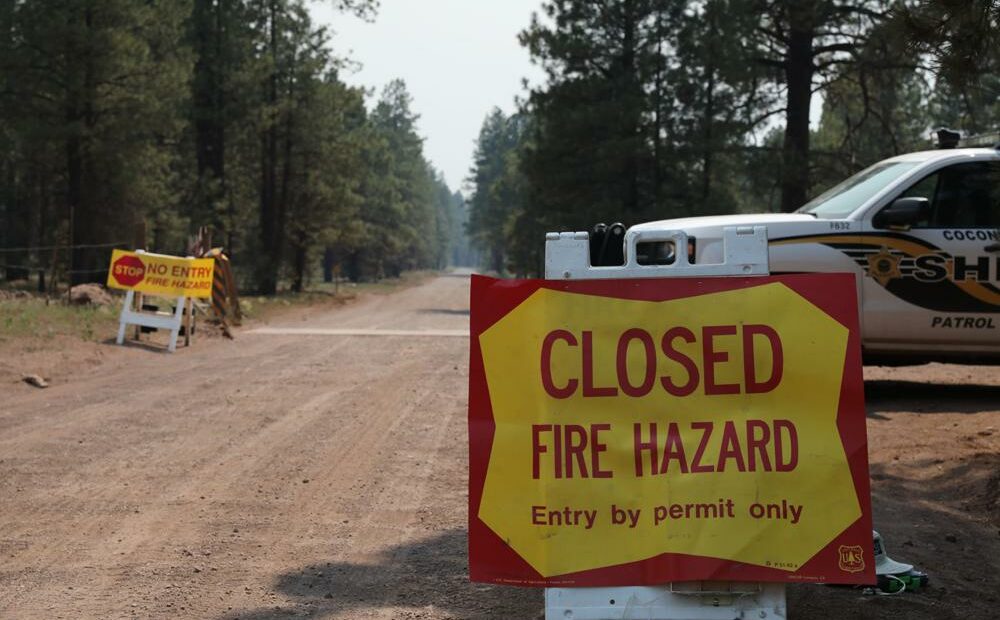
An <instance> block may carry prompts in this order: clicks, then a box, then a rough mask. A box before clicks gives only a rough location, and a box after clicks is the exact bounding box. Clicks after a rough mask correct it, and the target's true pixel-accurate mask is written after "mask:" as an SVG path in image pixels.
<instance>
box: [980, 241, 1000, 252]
mask: <svg viewBox="0 0 1000 620" xmlns="http://www.w3.org/2000/svg"><path fill="white" fill-rule="evenodd" d="M983 249H984V250H986V251H987V252H1000V243H992V244H990V245H988V246H986V247H985V248H983Z"/></svg>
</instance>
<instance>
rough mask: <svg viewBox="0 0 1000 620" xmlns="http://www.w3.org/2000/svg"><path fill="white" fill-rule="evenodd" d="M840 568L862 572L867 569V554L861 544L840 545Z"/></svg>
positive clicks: (849, 571)
mask: <svg viewBox="0 0 1000 620" xmlns="http://www.w3.org/2000/svg"><path fill="white" fill-rule="evenodd" d="M839 560H840V561H839V562H838V564H839V566H840V570H842V571H844V572H845V573H860V572H861V571H863V570H864V569H865V554H864V551H863V550H862V549H861V546H860V545H840V558H839Z"/></svg>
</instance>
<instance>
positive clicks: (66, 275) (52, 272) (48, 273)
mask: <svg viewBox="0 0 1000 620" xmlns="http://www.w3.org/2000/svg"><path fill="white" fill-rule="evenodd" d="M129 245H130V244H129V243H128V242H127V241H113V242H108V243H78V244H73V245H65V244H63V245H36V246H25V247H13V248H0V271H2V272H5V275H7V276H10V275H11V274H12V273H13V274H15V276H14V277H15V278H17V277H18V276H20V275H22V274H23V275H24V276H25V277H26V278H27V279H29V280H30V279H33V278H32V276H37V280H38V291H39V292H49V293H51V292H54V291H55V290H56V288H57V287H56V283H57V281H60V280H62V281H63V282H72V281H74V280H76V281H79V278H80V276H87V277H90V276H99V275H100V274H105V273H107V271H108V267H100V268H87V269H84V268H82V267H84V265H80V266H79V267H74V266H73V260H74V257H73V253H74V252H75V251H76V250H98V251H100V250H111V249H114V248H127V247H128V246H129ZM46 252H52V254H50V255H47V254H45V253H46ZM13 254H21V255H22V256H11V255H13ZM24 254H28V255H29V256H27V257H25V256H23V255H24ZM109 254H110V252H109ZM5 256H8V257H11V258H13V259H14V260H10V259H7V260H5V259H4V257H5ZM19 258H20V259H22V260H18V259H19ZM22 263H27V264H22ZM87 263H89V264H90V265H93V264H94V263H93V262H92V261H87ZM66 288H67V290H68V289H69V288H70V287H69V286H68V285H67V286H66Z"/></svg>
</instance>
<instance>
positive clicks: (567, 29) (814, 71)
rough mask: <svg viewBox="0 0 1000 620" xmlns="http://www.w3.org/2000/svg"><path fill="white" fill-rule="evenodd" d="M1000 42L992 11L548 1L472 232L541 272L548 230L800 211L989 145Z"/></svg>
mask: <svg viewBox="0 0 1000 620" xmlns="http://www.w3.org/2000/svg"><path fill="white" fill-rule="evenodd" d="M998 33H1000V3H997V2H996V1H995V0H912V1H911V0H895V1H888V0H795V1H792V0H602V1H577V0H549V1H547V2H545V3H544V4H543V5H542V7H541V9H540V11H539V13H538V14H536V16H535V18H534V19H533V21H532V23H531V24H529V25H527V27H526V28H525V29H524V30H523V31H522V32H521V34H520V42H521V44H522V45H523V46H524V47H525V48H526V49H527V51H528V52H529V53H530V54H531V57H532V60H533V62H535V63H536V64H537V65H539V66H540V67H541V68H542V69H543V70H544V74H545V79H544V81H543V82H542V83H541V84H537V85H531V87H530V88H529V89H528V91H527V92H526V94H525V95H524V96H523V97H522V98H521V101H520V105H519V106H518V109H517V110H516V111H515V112H513V113H512V114H505V113H503V112H502V111H501V110H500V109H499V108H497V109H495V110H494V111H493V112H492V113H490V114H488V115H487V116H486V119H485V121H484V122H483V125H482V128H481V131H480V134H479V138H478V141H477V147H476V154H475V162H474V165H473V170H472V183H473V186H474V187H473V189H474V191H473V192H472V194H471V195H470V197H469V208H470V215H469V220H470V221H469V233H470V235H471V236H472V239H473V243H474V244H475V246H476V247H477V248H479V250H480V252H481V256H482V257H483V261H484V267H486V268H488V269H491V270H494V271H497V272H501V273H512V274H517V275H538V274H539V273H541V271H542V258H543V256H542V253H543V251H544V244H543V242H542V239H544V233H545V232H546V231H555V230H589V229H591V228H592V227H593V225H594V224H596V223H598V222H605V223H608V224H610V223H612V222H623V223H624V224H625V225H631V224H635V223H638V222H642V221H649V220H657V219H667V218H672V217H682V216H697V215H709V214H721V213H739V212H769V211H774V212H777V211H793V210H795V209H796V208H798V207H800V206H802V205H803V204H805V203H806V202H807V201H808V200H809V199H810V198H811V197H813V196H815V195H816V194H818V193H820V192H821V191H823V190H824V189H826V188H828V187H830V186H832V185H834V184H835V183H836V182H838V181H839V180H841V179H843V178H845V177H847V176H849V175H850V174H852V173H854V172H856V171H858V170H861V169H863V168H865V167H867V166H869V165H870V164H872V163H874V162H876V161H878V160H880V159H884V158H886V157H890V156H892V155H896V154H900V153H905V152H909V151H916V150H925V149H928V148H933V143H932V142H931V135H932V133H933V130H934V129H936V128H940V127H948V128H952V129H955V130H958V131H960V132H961V133H962V134H963V135H966V136H970V135H979V136H984V137H985V136H988V134H991V133H992V134H993V141H992V142H989V143H988V144H994V143H997V142H1000V136H997V134H996V132H997V130H998V129H1000V35H998ZM811 119H812V121H813V123H812V125H811V124H810V120H811ZM817 119H818V122H816V121H817Z"/></svg>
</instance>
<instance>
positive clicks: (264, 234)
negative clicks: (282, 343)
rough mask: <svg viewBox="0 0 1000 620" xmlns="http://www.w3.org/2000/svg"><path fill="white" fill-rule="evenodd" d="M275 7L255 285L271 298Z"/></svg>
mask: <svg viewBox="0 0 1000 620" xmlns="http://www.w3.org/2000/svg"><path fill="white" fill-rule="evenodd" d="M277 13H278V6H277V2H276V0H271V3H270V22H271V23H270V26H271V33H270V35H271V36H270V48H271V49H270V55H271V59H272V67H271V75H270V77H269V79H268V87H267V104H268V106H269V110H268V115H269V117H270V118H269V119H268V126H267V127H266V128H265V129H264V135H263V136H262V138H261V142H262V144H261V150H262V153H261V155H262V161H261V188H260V235H261V256H260V259H259V260H260V261H261V263H260V271H259V274H260V275H259V277H258V284H259V286H260V292H261V293H263V294H265V295H273V294H274V293H275V292H277V290H278V263H279V261H280V260H281V258H280V256H279V243H278V239H277V236H276V234H277V224H278V218H277V192H276V182H277V178H276V177H277V171H276V169H275V168H276V167H277V165H278V124H277V119H276V118H275V115H276V113H277V102H278V67H277V62H278V54H277V47H278V24H277Z"/></svg>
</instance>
